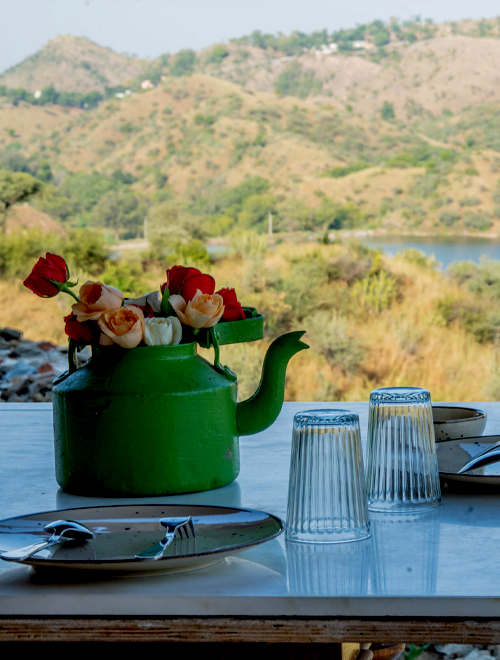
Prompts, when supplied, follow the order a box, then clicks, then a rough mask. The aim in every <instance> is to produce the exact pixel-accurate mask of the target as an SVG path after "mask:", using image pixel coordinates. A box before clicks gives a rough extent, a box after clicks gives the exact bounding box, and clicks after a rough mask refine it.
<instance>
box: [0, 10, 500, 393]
mask: <svg viewBox="0 0 500 660" xmlns="http://www.w3.org/2000/svg"><path fill="white" fill-rule="evenodd" d="M499 34H500V33H499V22H498V21H497V20H496V19H495V20H490V21H479V22H477V21H476V22H463V23H457V24H444V25H438V26H435V25H432V24H429V23H425V22H422V21H417V20H416V21H410V22H408V23H405V24H398V23H395V22H392V23H391V24H389V25H385V24H383V23H381V22H380V21H375V22H373V23H371V24H369V25H360V26H357V27H356V28H353V29H352V30H341V31H337V32H335V33H328V32H327V31H323V32H318V33H314V34H312V35H305V34H301V33H294V34H293V35H288V36H286V35H285V36H283V35H282V36H277V37H276V36H273V35H263V34H261V33H253V34H252V35H250V36H248V37H245V38H242V39H239V40H233V41H231V42H229V43H227V44H217V45H214V46H212V47H210V48H208V49H205V50H204V51H202V52H199V53H195V52H194V51H188V50H185V51H181V52H180V53H177V54H175V55H167V54H166V55H164V56H163V57H161V58H159V59H158V60H154V61H149V62H147V61H141V60H138V59H137V58H133V57H130V56H124V55H117V54H115V53H112V51H109V50H108V49H105V48H101V47H100V46H97V45H96V44H92V43H90V42H88V41H86V40H85V39H82V38H75V37H61V38H58V39H56V40H53V41H52V42H50V43H49V44H48V45H47V46H46V47H45V48H44V49H42V51H40V53H38V54H36V55H35V56H32V57H31V58H28V60H26V61H25V62H23V63H21V64H20V65H18V66H17V67H13V68H12V69H11V70H10V71H8V72H5V73H4V74H3V75H2V76H0V221H1V222H0V228H1V230H2V233H3V236H2V240H0V305H1V308H2V310H4V312H3V314H2V325H10V326H12V327H18V328H20V329H22V330H24V331H25V333H26V334H27V335H28V336H30V337H31V338H33V339H52V340H53V341H56V342H58V343H59V342H63V341H64V335H63V324H62V316H63V315H64V314H66V313H68V310H69V308H68V306H67V305H68V302H67V301H64V300H62V299H61V298H60V297H58V298H56V299H53V300H48V301H46V300H39V299H37V298H36V297H34V296H33V295H32V294H31V293H29V292H28V291H26V290H25V289H24V288H23V287H22V284H21V281H22V279H23V278H24V277H26V275H27V271H28V270H29V267H30V264H31V263H32V262H33V261H34V260H35V259H36V258H37V257H38V256H39V255H40V254H42V253H44V252H46V251H52V252H56V253H59V254H62V255H64V256H65V258H66V259H67V261H68V263H69V264H70V266H71V269H72V277H73V278H74V279H77V278H79V279H80V281H82V282H83V281H85V280H86V279H100V280H101V281H104V282H106V283H107V284H110V285H112V286H116V287H118V288H120V289H121V290H122V291H123V292H124V293H126V294H140V293H143V292H145V291H148V290H152V289H154V288H157V287H158V286H159V284H161V283H162V282H163V281H164V279H165V274H164V270H165V268H166V267H168V266H171V265H173V264H175V263H184V264H192V265H197V266H199V267H200V268H202V269H204V270H208V271H210V272H212V273H213V274H214V275H215V277H216V279H217V281H218V282H221V283H224V285H226V286H234V287H236V289H237V291H238V295H239V298H240V299H241V300H242V301H243V302H244V303H246V304H248V305H254V306H255V307H257V308H258V309H259V310H260V311H261V312H262V313H264V314H265V316H266V339H265V340H264V341H263V342H260V343H256V344H252V345H239V346H233V347H224V351H223V356H222V359H223V361H225V362H227V364H229V366H230V367H231V368H233V369H234V370H235V371H236V372H238V373H239V375H240V382H241V396H247V395H248V394H249V393H250V392H251V391H252V390H253V389H254V387H255V386H256V384H257V381H258V378H259V373H260V364H261V360H262V357H263V352H264V348H265V346H266V344H267V343H269V341H270V340H271V339H272V338H273V337H274V336H276V335H277V334H280V333H282V332H286V331H288V330H290V329H299V328H304V329H306V330H307V333H308V335H307V339H308V341H309V342H310V344H311V351H308V352H304V353H302V354H300V355H299V356H297V357H296V358H294V361H293V363H292V369H291V370H290V373H289V376H288V377H287V394H286V396H287V398H288V399H290V400H343V399H345V400H356V399H364V398H367V396H368V393H369V392H370V390H371V389H373V388H374V387H376V386H381V385H421V386H424V387H428V388H429V389H430V390H431V392H432V395H433V398H434V399H435V400H438V399H442V400H455V401H459V400H463V401H467V400H489V399H497V398H499V397H500V382H499V381H498V377H497V375H496V371H497V366H498V359H499V354H498V341H499V340H498V338H499V333H500V316H499V315H498V314H497V313H496V311H495V310H496V302H497V299H498V297H499V296H500V285H499V282H500V271H499V268H498V264H497V262H484V263H482V264H481V265H480V266H475V265H473V264H470V263H463V264H456V265H455V267H454V268H453V269H452V270H451V271H450V272H449V273H447V274H443V273H441V272H439V271H438V270H436V264H434V263H433V262H432V261H429V260H428V259H426V258H425V257H424V256H423V255H422V254H421V253H418V252H415V251H407V252H406V253H404V254H401V255H400V256H399V257H397V258H395V259H392V260H391V259H385V258H383V257H382V255H381V254H380V253H378V252H374V251H371V250H367V249H365V248H363V247H362V246H360V245H359V244H356V243H352V244H351V243H349V242H345V240H344V242H341V241H340V240H339V239H340V238H341V237H343V239H345V238H346V234H351V235H352V234H355V233H356V232H367V231H373V232H392V233H399V234H400V233H407V232H422V233H429V234H441V235H446V234H453V233H459V234H478V235H483V236H484V235H487V236H491V237H498V236H499V235H500V137H499V136H500V112H499V109H500V106H499V103H500V98H499V97H498V95H499V89H500V86H499V85H498V74H497V71H498V69H499V67H498V64H499V62H500V38H499ZM120 71H121V73H120ZM42 74H43V75H42ZM145 81H149V82H148V83H147V84H145ZM35 91H39V92H40V93H39V94H38V93H37V94H36V95H35V94H34V92H35ZM89 94H91V96H89ZM267 234H272V235H271V236H269V237H268V236H267ZM137 239H140V240H139V241H137ZM117 242H121V245H122V248H123V246H124V247H127V246H133V249H130V250H124V249H122V250H121V254H120V255H117V254H116V252H115V253H114V255H113V256H110V250H109V244H110V243H117ZM210 243H211V244H212V247H213V246H214V245H216V246H217V245H219V246H221V249H222V252H217V251H215V252H214V251H213V250H212V248H210V251H209V250H208V249H207V247H208V246H209V245H210ZM107 246H108V247H107ZM5 310H6V311H5Z"/></svg>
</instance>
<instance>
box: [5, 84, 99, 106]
mask: <svg viewBox="0 0 500 660" xmlns="http://www.w3.org/2000/svg"><path fill="white" fill-rule="evenodd" d="M0 96H5V97H7V98H8V99H9V100H10V101H11V102H12V103H13V105H18V104H19V101H24V102H25V103H31V105H61V106H63V107H69V108H95V107H97V105H99V103H100V102H101V101H102V100H103V99H104V96H103V95H102V94H101V93H100V92H87V93H85V94H84V93H81V92H59V91H57V90H56V89H55V88H54V87H53V86H52V85H50V86H49V87H44V88H43V89H42V90H41V96H40V97H39V98H35V96H34V95H33V94H32V93H31V92H27V91H26V90H25V89H22V88H18V89H10V88H9V87H6V86H5V85H0Z"/></svg>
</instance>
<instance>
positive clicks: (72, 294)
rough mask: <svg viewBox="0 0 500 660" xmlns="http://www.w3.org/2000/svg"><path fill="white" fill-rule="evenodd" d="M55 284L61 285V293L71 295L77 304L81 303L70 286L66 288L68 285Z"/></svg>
mask: <svg viewBox="0 0 500 660" xmlns="http://www.w3.org/2000/svg"><path fill="white" fill-rule="evenodd" d="M54 284H58V285H59V291H64V293H69V295H70V296H73V298H74V299H75V300H76V302H80V298H79V297H78V296H77V295H76V293H75V292H74V291H72V290H71V289H70V288H69V286H66V284H61V283H60V282H54Z"/></svg>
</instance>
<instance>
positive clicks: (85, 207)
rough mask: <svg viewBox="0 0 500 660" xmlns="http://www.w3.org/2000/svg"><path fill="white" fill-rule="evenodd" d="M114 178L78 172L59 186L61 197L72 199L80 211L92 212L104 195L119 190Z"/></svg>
mask: <svg viewBox="0 0 500 660" xmlns="http://www.w3.org/2000/svg"><path fill="white" fill-rule="evenodd" d="M117 185H118V184H117V182H116V180H114V179H113V178H110V177H107V176H104V175H103V174H99V173H98V172H92V173H90V174H87V173H86V172H84V171H82V172H77V173H76V174H73V175H71V176H68V177H67V178H66V179H65V180H64V181H63V183H62V184H61V185H60V186H59V189H58V192H59V194H60V195H61V196H63V197H67V198H69V199H71V200H72V201H73V202H74V203H75V206H76V208H77V209H78V210H79V211H91V210H92V208H93V207H94V206H95V205H96V204H97V202H98V201H99V200H100V199H101V197H102V196H103V195H105V194H106V193H107V192H109V191H110V190H115V189H116V188H117Z"/></svg>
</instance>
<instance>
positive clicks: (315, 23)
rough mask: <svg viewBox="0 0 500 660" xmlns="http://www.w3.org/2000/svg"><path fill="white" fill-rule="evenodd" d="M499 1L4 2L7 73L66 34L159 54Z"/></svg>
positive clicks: (456, 16)
mask: <svg viewBox="0 0 500 660" xmlns="http://www.w3.org/2000/svg"><path fill="white" fill-rule="evenodd" d="M499 14H500V2H499V0H474V2H472V1H471V0H0V34H1V39H0V71H4V70H5V69H7V68H9V67H11V66H13V65H14V64H17V63H19V62H21V61H22V60H23V59H24V58H25V57H27V56H28V55H31V54H33V53H35V52H36V51H37V50H39V49H40V48H41V47H42V46H43V45H44V44H45V43H47V41H49V39H52V38H53V37H56V36H58V35H60V34H73V35H75V36H83V37H87V38H88V39H91V40H92V41H95V42H96V43H98V44H100V45H101V46H108V47H110V48H112V49H113V50H115V51H117V52H120V53H129V54H134V55H138V56H139V57H145V58H154V57H158V56H159V55H161V54H162V53H176V52H177V51H179V50H181V49H182V48H192V49H194V50H199V49H201V48H204V47H206V46H209V45H211V44H214V43H218V42H222V41H227V40H228V39H230V38H233V37H241V36H243V35H246V34H250V33H251V32H252V31H253V30H261V31H262V32H271V33H273V34H275V33H277V32H283V33H284V34H289V33H290V32H292V31H293V30H301V31H302V32H312V31H313V30H322V29H323V28H327V29H328V31H329V32H331V31H333V30H337V29H340V28H349V27H354V26H355V25H356V24H358V23H366V22H370V21H372V20H374V19H381V20H384V21H388V20H389V18H391V17H396V18H399V19H401V20H408V19H411V18H413V17H414V16H416V15H420V16H421V17H422V19H426V18H431V19H432V20H433V21H434V22H435V23H440V22H442V21H449V20H460V19H464V18H476V19H477V18H493V17H495V16H497V15H499Z"/></svg>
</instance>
